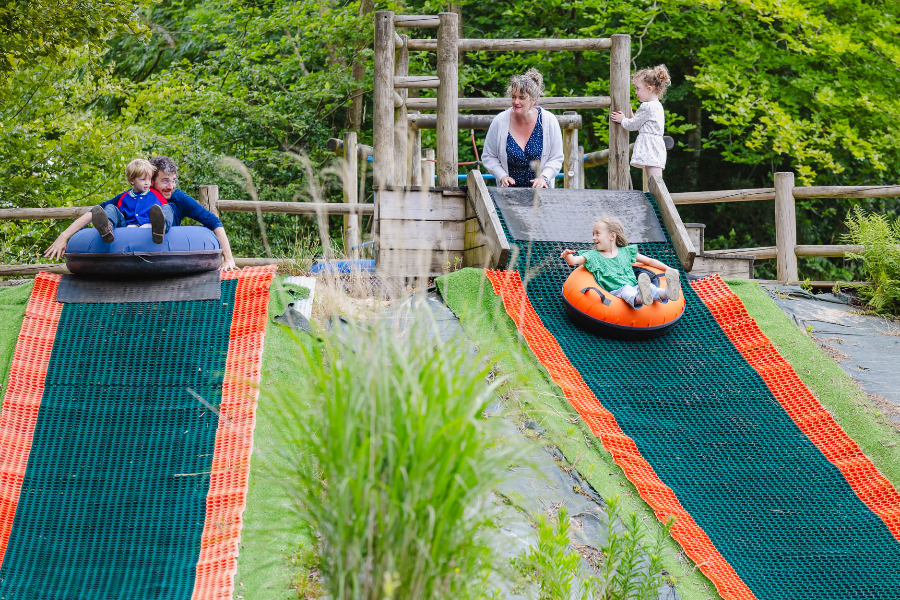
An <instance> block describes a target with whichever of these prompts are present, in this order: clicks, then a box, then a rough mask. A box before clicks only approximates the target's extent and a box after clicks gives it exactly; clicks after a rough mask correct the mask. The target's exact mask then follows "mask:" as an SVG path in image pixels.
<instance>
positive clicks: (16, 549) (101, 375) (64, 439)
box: [0, 280, 237, 600]
mask: <svg viewBox="0 0 900 600" xmlns="http://www.w3.org/2000/svg"><path fill="white" fill-rule="evenodd" d="M236 287H237V281H236V280H227V281H223V282H222V297H221V299H220V300H209V301H200V302H159V303H128V304H66V305H65V307H64V308H63V311H62V316H61V319H60V323H59V327H58V329H57V332H56V338H55V342H54V345H53V353H52V355H51V358H50V364H49V369H48V373H47V378H46V387H45V390H44V395H43V397H42V399H41V407H40V412H39V415H38V420H37V425H36V427H35V432H34V441H33V445H32V448H31V453H30V455H29V460H28V468H27V471H26V474H25V479H24V483H23V485H22V492H21V496H20V499H19V505H18V509H17V510H16V515H15V520H14V523H13V528H12V533H11V536H10V541H9V547H8V549H7V552H6V555H5V558H4V560H3V565H2V568H0V599H2V600H39V599H40V600H88V599H90V600H93V599H97V600H101V599H102V600H112V599H122V600H125V599H129V600H134V599H138V598H140V599H142V600H145V599H161V600H162V599H165V600H189V599H190V598H191V593H192V591H193V586H194V574H195V569H196V565H197V558H198V555H199V551H200V537H201V534H202V533H203V526H204V519H205V511H206V494H207V491H208V489H209V471H210V468H211V464H212V458H213V451H214V446H215V436H216V427H217V424H218V417H217V415H216V414H215V413H214V412H213V411H212V410H210V408H209V407H207V406H205V405H204V403H203V402H201V401H199V400H198V399H197V397H195V396H194V394H192V393H191V390H192V391H193V392H194V393H196V394H197V395H199V396H200V397H202V398H203V399H204V401H205V402H206V403H208V404H209V405H210V406H212V407H214V408H215V407H218V405H219V402H220V397H221V387H222V377H223V373H224V370H225V358H226V354H227V352H228V341H229V331H230V328H231V319H232V308H233V304H234V293H235V289H236Z"/></svg>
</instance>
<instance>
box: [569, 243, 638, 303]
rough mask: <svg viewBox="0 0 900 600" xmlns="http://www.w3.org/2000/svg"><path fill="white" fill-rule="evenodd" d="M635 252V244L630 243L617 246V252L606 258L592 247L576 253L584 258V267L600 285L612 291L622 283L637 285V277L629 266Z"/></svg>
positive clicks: (634, 256)
mask: <svg viewBox="0 0 900 600" xmlns="http://www.w3.org/2000/svg"><path fill="white" fill-rule="evenodd" d="M637 253H638V248H637V246H635V245H634V244H632V245H630V246H622V247H619V253H618V254H616V255H615V256H614V257H613V258H606V257H605V256H603V255H602V254H600V252H598V251H597V250H596V249H594V248H591V249H590V250H582V251H581V252H579V253H578V255H579V256H583V257H584V258H585V262H584V268H585V269H587V270H588V271H590V272H591V275H593V276H594V279H596V280H597V283H598V284H599V285H600V287H601V288H603V289H604V290H606V291H608V292H612V291H614V290H617V289H619V288H620V287H622V286H623V285H637V277H635V275H634V271H633V270H632V268H631V263H633V262H635V259H636V258H637Z"/></svg>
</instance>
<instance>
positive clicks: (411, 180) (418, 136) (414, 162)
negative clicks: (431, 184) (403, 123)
mask: <svg viewBox="0 0 900 600" xmlns="http://www.w3.org/2000/svg"><path fill="white" fill-rule="evenodd" d="M418 114H419V113H412V115H407V117H410V116H416V115H418ZM406 139H407V142H406V145H407V150H406V157H407V159H408V161H409V164H408V165H407V169H408V175H409V176H408V178H407V182H406V185H419V186H420V185H422V130H421V129H416V128H415V127H413V126H412V119H409V130H408V131H407V138H406Z"/></svg>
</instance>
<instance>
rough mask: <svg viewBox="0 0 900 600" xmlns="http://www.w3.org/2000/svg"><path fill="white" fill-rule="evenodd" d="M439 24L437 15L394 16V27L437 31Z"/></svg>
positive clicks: (439, 20)
mask: <svg viewBox="0 0 900 600" xmlns="http://www.w3.org/2000/svg"><path fill="white" fill-rule="evenodd" d="M440 24H441V18H440V17H439V16H437V15H394V27H419V28H421V29H437V28H438V25H440ZM410 41H412V40H410Z"/></svg>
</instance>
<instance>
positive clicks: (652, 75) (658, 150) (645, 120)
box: [609, 65, 672, 179]
mask: <svg viewBox="0 0 900 600" xmlns="http://www.w3.org/2000/svg"><path fill="white" fill-rule="evenodd" d="M671 81H672V79H671V78H670V77H669V70H668V69H667V68H666V66H665V65H659V66H656V67H653V68H652V69H641V70H640V71H638V72H637V73H635V74H634V76H633V77H632V78H631V82H632V83H633V84H634V91H635V93H636V94H637V97H638V100H640V101H641V106H640V108H638V111H637V113H636V114H635V115H634V116H633V117H632V118H630V119H629V118H626V117H625V114H624V113H622V112H621V111H616V112H613V113H610V115H609V117H610V118H611V119H612V120H613V121H615V122H616V123H621V124H622V127H624V128H625V129H627V130H628V131H637V132H638V136H637V139H636V140H635V141H634V151H633V152H632V153H631V166H633V167H638V168H641V169H644V170H645V171H646V172H647V178H648V179H649V178H650V177H652V176H654V175H659V176H660V177H662V172H663V169H665V168H666V144H665V142H663V133H664V132H665V126H666V116H665V113H664V111H663V107H662V104H660V102H659V99H660V98H662V97H663V96H664V95H665V93H666V89H667V88H668V87H669V83H671ZM628 112H629V113H630V112H631V107H629V108H628Z"/></svg>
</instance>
